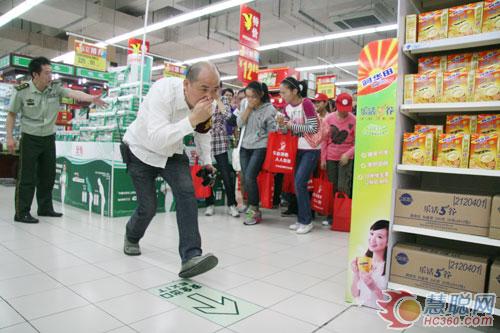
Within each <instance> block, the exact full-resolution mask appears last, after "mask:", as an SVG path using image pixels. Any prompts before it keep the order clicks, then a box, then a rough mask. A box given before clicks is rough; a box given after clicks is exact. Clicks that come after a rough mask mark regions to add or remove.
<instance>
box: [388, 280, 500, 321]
mask: <svg viewBox="0 0 500 333" xmlns="http://www.w3.org/2000/svg"><path fill="white" fill-rule="evenodd" d="M387 289H391V290H404V291H407V292H409V293H410V294H413V295H417V296H420V297H427V296H428V295H429V294H431V293H433V291H431V290H426V289H421V288H416V287H411V286H407V285H405V284H400V283H394V282H390V281H389V283H388V284H387ZM447 299H449V297H447ZM493 311H494V312H493V313H494V314H495V316H499V315H500V309H497V308H495V309H494V310H493Z"/></svg>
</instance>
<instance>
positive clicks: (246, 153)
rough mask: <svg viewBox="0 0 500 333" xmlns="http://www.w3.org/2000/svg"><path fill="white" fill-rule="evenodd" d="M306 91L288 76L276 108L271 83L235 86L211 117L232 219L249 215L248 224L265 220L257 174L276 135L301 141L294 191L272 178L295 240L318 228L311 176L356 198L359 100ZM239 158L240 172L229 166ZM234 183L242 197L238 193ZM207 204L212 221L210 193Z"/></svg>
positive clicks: (223, 95) (213, 143)
mask: <svg viewBox="0 0 500 333" xmlns="http://www.w3.org/2000/svg"><path fill="white" fill-rule="evenodd" d="M307 91H308V87H307V81H299V80H297V79H296V78H294V77H287V78H286V79H284V80H283V81H282V82H281V85H280V97H281V98H276V100H279V101H280V102H275V103H272V101H271V96H270V94H269V91H268V88H267V86H266V84H264V83H260V82H257V81H253V82H250V83H249V84H248V85H247V86H246V87H245V88H244V89H241V90H239V91H238V92H236V93H235V92H234V91H233V90H232V89H231V88H226V89H223V90H222V92H221V96H220V99H219V100H218V101H217V108H216V110H215V112H214V114H213V116H212V130H211V135H212V141H211V149H212V156H213V159H214V160H215V161H216V163H217V164H216V167H217V170H218V172H219V173H220V176H221V178H222V182H223V184H224V189H225V193H226V196H227V205H228V213H229V214H230V215H231V216H233V217H239V216H240V213H243V214H245V220H244V224H246V225H254V224H257V223H259V222H261V221H262V211H261V209H260V205H259V203H260V200H261V196H260V192H259V186H258V176H259V173H260V172H261V171H262V170H263V165H264V161H265V159H266V152H267V148H268V138H269V134H270V133H272V132H279V133H283V134H286V133H291V134H292V135H293V136H294V137H297V138H298V139H297V151H296V160H295V165H294V171H293V189H294V190H293V191H289V190H288V189H285V188H283V184H284V178H285V177H284V175H283V174H280V173H277V174H275V176H274V198H273V207H274V208H278V207H280V208H282V211H281V216H283V217H288V216H296V217H297V220H296V222H295V223H293V224H291V225H290V229H292V230H295V231H296V233H297V234H305V233H308V232H310V231H311V230H312V229H313V224H312V220H313V219H314V218H315V212H314V211H313V210H312V209H311V192H310V191H309V189H310V186H308V183H309V181H310V179H311V177H312V176H313V174H315V173H318V172H321V170H323V172H324V173H325V174H326V175H327V177H328V180H329V181H330V182H331V183H333V184H334V186H333V189H334V190H333V191H334V192H338V191H340V192H343V193H345V194H346V195H347V196H348V197H349V198H350V197H351V196H352V175H353V159H354V137H355V127H356V116H355V113H356V106H355V102H356V101H355V100H354V101H353V97H352V96H351V95H349V94H347V93H341V94H339V95H338V96H337V97H336V98H335V99H329V98H328V96H326V95H325V94H321V93H320V94H316V95H315V97H314V98H311V99H310V98H308V97H307ZM233 149H236V150H237V153H236V154H237V155H236V156H234V154H233V156H230V152H231V151H232V150H233ZM238 152H239V155H238ZM231 157H232V158H231ZM234 159H239V161H238V162H239V165H240V168H238V170H237V171H235V169H236V168H233V165H234V161H233V163H231V160H234ZM237 175H238V176H239V182H238V181H237V179H238V178H237ZM237 184H239V185H240V186H239V189H240V193H237V191H236V187H237ZM237 194H238V195H237ZM240 195H241V200H240V204H239V205H238V202H237V196H238V197H239V196H240ZM205 203H206V210H205V215H207V216H211V215H214V213H215V212H214V197H213V195H211V196H210V197H208V198H206V201H205ZM332 223H333V221H332V215H331V214H328V216H326V218H325V220H324V221H323V225H331V224H332Z"/></svg>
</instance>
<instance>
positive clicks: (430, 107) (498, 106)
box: [399, 101, 500, 117]
mask: <svg viewBox="0 0 500 333" xmlns="http://www.w3.org/2000/svg"><path fill="white" fill-rule="evenodd" d="M399 109H400V111H401V113H402V114H405V115H407V116H410V117H411V115H414V114H432V115H434V114H436V115H439V114H446V113H449V112H453V113H458V112H487V111H500V101H494V102H467V103H422V104H402V105H401V106H400V108H399Z"/></svg>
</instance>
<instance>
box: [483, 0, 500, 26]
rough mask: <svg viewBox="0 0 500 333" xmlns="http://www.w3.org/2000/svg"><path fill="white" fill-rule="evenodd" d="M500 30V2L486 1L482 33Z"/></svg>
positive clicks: (497, 0)
mask: <svg viewBox="0 0 500 333" xmlns="http://www.w3.org/2000/svg"><path fill="white" fill-rule="evenodd" d="M498 30H500V0H485V1H484V8H483V27H482V32H492V31H498Z"/></svg>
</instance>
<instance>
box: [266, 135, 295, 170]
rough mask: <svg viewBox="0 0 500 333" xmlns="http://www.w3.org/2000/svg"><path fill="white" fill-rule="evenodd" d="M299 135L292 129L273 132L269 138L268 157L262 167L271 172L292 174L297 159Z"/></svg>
mask: <svg viewBox="0 0 500 333" xmlns="http://www.w3.org/2000/svg"><path fill="white" fill-rule="evenodd" d="M297 149H298V137H297V136H294V135H292V133H291V132H290V131H288V133H286V134H283V133H281V132H271V133H269V137H268V140H267V151H266V159H265V160H264V164H263V166H262V168H263V169H264V170H267V171H269V172H271V173H284V174H291V173H293V170H294V168H295V163H296V160H297Z"/></svg>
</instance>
